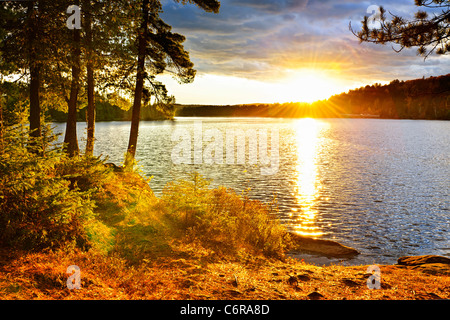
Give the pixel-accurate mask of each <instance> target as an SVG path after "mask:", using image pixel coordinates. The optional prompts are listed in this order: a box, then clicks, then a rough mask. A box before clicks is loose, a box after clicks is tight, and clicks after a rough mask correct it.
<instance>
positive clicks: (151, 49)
mask: <svg viewBox="0 0 450 320" xmlns="http://www.w3.org/2000/svg"><path fill="white" fill-rule="evenodd" d="M135 2H136V6H135V7H139V8H140V14H139V15H138V21H136V24H137V25H138V26H139V28H138V29H137V30H136V32H137V39H136V48H137V70H136V84H135V88H134V98H133V106H132V119H131V130H130V138H129V143H128V149H127V156H126V159H125V165H129V164H131V163H132V162H133V160H134V158H135V155H136V146H137V140H138V133H139V120H140V113H141V106H142V99H143V94H144V92H145V91H144V89H145V83H146V82H147V84H148V86H149V87H150V88H151V89H150V90H149V91H147V92H149V93H151V95H153V96H154V97H155V98H156V100H157V106H159V107H160V108H161V107H163V106H164V105H168V104H171V103H173V101H174V100H173V98H169V97H168V96H167V90H165V87H164V85H162V84H161V83H158V82H155V78H154V76H155V75H157V74H161V73H163V72H164V71H165V70H166V69H168V68H171V69H173V70H174V71H173V73H174V74H175V75H176V77H177V78H178V80H179V81H180V82H185V83H188V82H192V81H193V79H194V77H195V70H194V69H193V63H192V62H191V61H190V59H189V54H188V53H187V52H186V51H185V50H184V48H183V46H182V43H183V42H184V40H185V37H184V36H182V35H180V34H177V33H172V32H171V27H170V26H169V25H168V24H166V23H165V22H164V21H163V20H162V19H161V18H160V16H159V13H160V12H161V10H162V9H161V3H160V1H157V0H140V1H135ZM177 2H181V3H183V4H186V3H188V2H189V3H195V4H196V5H197V6H199V7H200V8H202V9H203V10H205V11H207V12H214V13H217V12H218V10H219V7H220V3H219V2H218V1H216V0H189V1H186V0H181V1H177ZM138 5H139V6H138Z"/></svg>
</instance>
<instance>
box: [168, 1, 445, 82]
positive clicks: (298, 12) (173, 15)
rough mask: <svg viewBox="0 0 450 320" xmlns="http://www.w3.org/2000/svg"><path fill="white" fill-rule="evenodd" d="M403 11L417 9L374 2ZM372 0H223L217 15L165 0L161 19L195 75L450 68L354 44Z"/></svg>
mask: <svg viewBox="0 0 450 320" xmlns="http://www.w3.org/2000/svg"><path fill="white" fill-rule="evenodd" d="M378 2H379V3H378V4H379V5H383V6H384V7H385V8H386V9H388V10H390V11H391V12H393V13H396V14H400V15H402V16H408V15H412V14H413V12H415V11H416V10H417V7H415V6H414V4H413V2H412V1H411V0H391V1H385V0H383V1H378ZM371 4H373V3H372V2H371V1H356V0H348V1H331V0H279V1H276V0H274V1H270V0H222V1H221V9H220V13H219V14H211V13H205V12H202V11H201V10H199V9H198V8H197V7H195V6H193V5H186V6H182V5H180V4H178V3H175V2H173V1H168V2H167V1H166V2H164V6H163V9H164V13H163V18H164V19H165V20H166V21H167V22H168V23H169V24H171V25H172V26H173V27H174V30H175V31H176V32H180V33H182V34H184V35H185V36H186V38H187V41H186V43H185V47H186V49H187V50H188V51H189V52H190V55H191V59H192V60H193V61H194V63H195V66H196V69H197V70H198V71H199V74H216V75H222V76H235V77H242V78H246V79H256V80H262V81H264V80H268V79H270V80H272V79H274V78H275V77H282V76H283V75H284V74H285V73H286V70H289V69H302V68H318V69H322V70H328V71H329V72H331V73H334V74H336V75H338V76H340V77H343V78H355V79H361V81H369V80H370V79H379V80H392V79H393V78H399V79H412V78H419V77H422V76H423V75H425V76H429V75H431V74H430V73H431V72H433V74H434V75H438V74H444V73H449V72H450V67H449V64H448V63H447V64H445V63H439V61H442V60H439V58H437V57H432V58H429V59H427V60H426V61H423V59H422V58H421V57H418V56H417V55H416V52H415V50H414V49H411V50H404V51H402V52H401V53H399V54H397V53H395V52H394V50H392V48H391V46H390V45H386V46H380V45H372V44H368V43H363V44H359V41H358V39H357V38H356V37H355V36H353V34H351V32H350V31H349V29H348V25H349V22H350V21H351V22H352V26H353V28H354V29H355V30H358V29H359V28H360V27H361V24H360V21H361V20H362V19H363V17H364V15H367V8H368V7H369V6H370V5H371Z"/></svg>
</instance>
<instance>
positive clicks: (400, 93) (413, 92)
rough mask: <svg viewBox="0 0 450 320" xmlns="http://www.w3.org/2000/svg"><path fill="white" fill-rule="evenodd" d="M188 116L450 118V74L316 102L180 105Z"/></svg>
mask: <svg viewBox="0 0 450 320" xmlns="http://www.w3.org/2000/svg"><path fill="white" fill-rule="evenodd" d="M176 108H177V111H176V116H184V117H194V116H195V117H275V118H302V117H315V118H336V117H337V118H339V117H380V118H386V119H430V120H434V119H435V120H450V74H448V75H444V76H439V77H430V78H427V79H425V78H423V79H416V80H408V81H399V80H394V81H391V83H389V84H388V85H381V84H379V83H377V84H374V85H367V86H365V87H361V88H358V89H354V90H350V91H348V92H346V93H341V94H338V95H334V96H332V97H330V98H329V99H328V100H321V101H316V102H314V103H311V104H310V103H302V102H288V103H274V104H262V103H258V104H245V105H228V106H196V105H177V106H176Z"/></svg>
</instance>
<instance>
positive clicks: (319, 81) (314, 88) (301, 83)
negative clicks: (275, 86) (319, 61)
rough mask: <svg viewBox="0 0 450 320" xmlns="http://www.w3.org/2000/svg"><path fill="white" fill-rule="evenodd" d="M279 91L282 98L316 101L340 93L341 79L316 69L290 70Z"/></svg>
mask: <svg viewBox="0 0 450 320" xmlns="http://www.w3.org/2000/svg"><path fill="white" fill-rule="evenodd" d="M288 74H289V76H288V77H286V79H285V80H284V82H283V88H281V90H280V91H281V92H279V98H280V100H281V99H283V100H285V101H293V102H294V101H295V102H308V103H311V102H314V101H317V100H323V99H327V98H329V97H330V96H332V95H333V94H336V93H340V91H339V90H340V85H339V81H338V80H336V79H334V78H332V77H331V76H329V75H327V74H326V72H324V71H321V70H314V69H301V70H289V71H288Z"/></svg>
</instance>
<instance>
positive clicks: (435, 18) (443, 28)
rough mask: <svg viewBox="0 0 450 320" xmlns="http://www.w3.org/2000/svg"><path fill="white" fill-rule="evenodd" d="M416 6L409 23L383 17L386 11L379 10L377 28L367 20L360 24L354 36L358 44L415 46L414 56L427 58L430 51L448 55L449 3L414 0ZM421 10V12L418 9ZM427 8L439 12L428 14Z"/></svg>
mask: <svg viewBox="0 0 450 320" xmlns="http://www.w3.org/2000/svg"><path fill="white" fill-rule="evenodd" d="M415 4H416V6H418V7H421V9H420V10H418V11H417V12H416V14H415V15H414V19H413V20H410V21H408V20H406V19H405V18H402V17H400V16H397V15H395V14H392V13H391V16H392V18H391V19H390V20H388V19H387V18H386V10H385V9H384V8H383V7H381V8H380V19H379V21H380V25H381V27H380V28H370V26H369V18H368V17H367V16H366V17H364V20H363V21H362V30H361V31H359V32H358V33H355V32H354V31H353V30H352V29H351V26H350V30H351V31H352V32H353V34H355V35H356V36H357V37H358V38H359V39H360V41H361V42H372V43H379V44H386V43H388V42H392V43H395V44H398V45H399V46H400V49H398V50H396V51H397V52H400V51H402V50H403V49H404V48H411V47H417V52H418V54H420V55H422V56H424V57H425V58H426V57H428V56H429V55H430V54H431V53H432V52H434V51H436V53H437V54H445V53H448V52H450V28H449V23H450V1H449V0H416V1H415ZM422 8H423V9H422ZM430 9H432V10H435V9H440V12H438V13H433V14H432V15H431V14H430V12H427V11H429V10H430Z"/></svg>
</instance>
